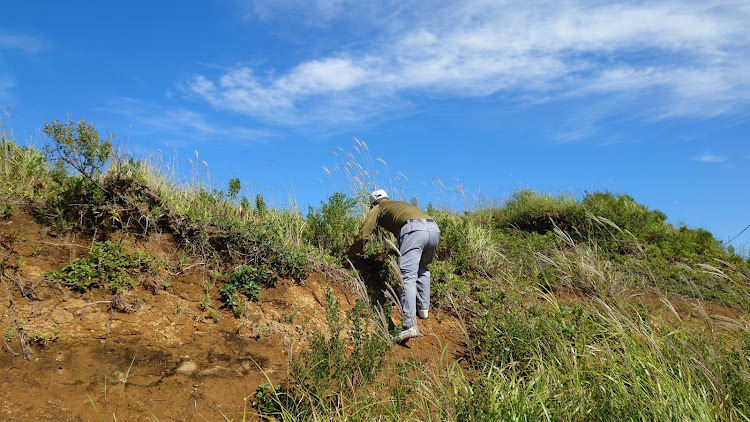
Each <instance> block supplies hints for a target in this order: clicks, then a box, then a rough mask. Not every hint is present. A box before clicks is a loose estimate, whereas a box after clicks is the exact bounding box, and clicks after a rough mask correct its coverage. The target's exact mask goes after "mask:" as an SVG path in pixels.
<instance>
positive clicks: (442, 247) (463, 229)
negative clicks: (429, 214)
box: [434, 212, 471, 274]
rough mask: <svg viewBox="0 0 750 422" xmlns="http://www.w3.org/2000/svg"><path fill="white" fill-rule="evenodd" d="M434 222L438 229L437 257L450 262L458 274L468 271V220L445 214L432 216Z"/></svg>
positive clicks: (469, 252)
mask: <svg viewBox="0 0 750 422" xmlns="http://www.w3.org/2000/svg"><path fill="white" fill-rule="evenodd" d="M434 218H435V222H436V223H437V225H438V227H440V242H439V243H438V249H437V255H438V257H439V258H440V259H441V260H446V261H450V262H452V263H453V266H454V267H455V271H456V273H458V274H462V273H466V272H467V271H468V270H469V259H470V254H471V251H470V248H469V230H468V225H469V220H468V219H467V218H466V217H459V216H456V215H454V214H450V213H447V212H439V213H436V214H435V215H434Z"/></svg>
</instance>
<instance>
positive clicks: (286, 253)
mask: <svg viewBox="0 0 750 422" xmlns="http://www.w3.org/2000/svg"><path fill="white" fill-rule="evenodd" d="M270 264H271V268H273V269H274V270H275V271H276V273H277V274H278V275H279V277H282V278H293V279H295V280H304V279H305V278H307V275H308V274H309V273H310V263H309V262H308V261H307V254H306V253H305V252H304V251H303V250H300V249H294V248H288V249H281V250H279V251H278V252H277V253H276V256H274V257H273V258H271V262H270Z"/></svg>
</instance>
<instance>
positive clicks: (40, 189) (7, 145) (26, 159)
mask: <svg viewBox="0 0 750 422" xmlns="http://www.w3.org/2000/svg"><path fill="white" fill-rule="evenodd" d="M0 182H1V183H0V191H4V192H5V193H7V194H10V195H18V196H20V197H23V198H34V197H36V196H37V195H44V194H45V193H51V194H53V192H46V191H45V188H46V187H47V186H46V185H47V184H48V182H49V163H48V162H47V159H46V158H45V156H44V154H42V152H41V151H40V150H38V149H37V148H35V147H34V146H33V145H24V146H19V145H17V144H16V143H15V142H13V141H12V140H10V139H6V138H4V137H3V139H2V140H0Z"/></svg>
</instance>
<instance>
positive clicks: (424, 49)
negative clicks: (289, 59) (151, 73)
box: [187, 0, 750, 124]
mask: <svg viewBox="0 0 750 422" xmlns="http://www.w3.org/2000/svg"><path fill="white" fill-rule="evenodd" d="M356 4H359V2H358V3H356ZM248 7H249V9H250V10H252V13H254V14H255V16H258V17H260V18H262V19H267V20H272V19H275V18H277V17H279V16H287V15H288V14H290V13H294V10H295V8H297V7H298V8H299V10H298V13H300V14H301V15H304V16H308V18H309V19H312V20H314V21H315V22H316V24H318V25H325V24H326V23H331V22H333V21H334V20H336V21H342V20H350V21H351V22H358V21H357V20H358V19H362V13H363V9H362V8H358V7H356V6H355V3H354V2H352V1H349V0H317V1H313V2H299V1H273V2H264V1H253V2H251V3H249V5H248ZM366 11H367V12H368V13H370V14H371V15H372V16H373V18H372V19H371V20H366V21H362V25H364V26H368V27H375V28H376V30H377V31H376V36H375V37H374V38H373V41H372V42H370V43H367V44H365V45H357V47H356V48H355V47H343V48H342V49H341V50H339V51H334V52H333V53H331V54H329V55H325V56H314V57H310V58H309V60H307V61H304V62H301V63H299V64H297V65H295V66H292V67H291V68H289V69H288V70H284V69H260V68H251V67H238V68H235V69H232V70H228V71H225V72H224V73H223V74H219V75H197V76H195V77H194V78H193V79H192V80H191V81H190V82H189V84H188V86H187V88H188V91H189V92H190V93H191V94H192V95H195V96H197V97H200V98H203V99H205V100H206V101H208V102H209V103H210V104H212V105H213V106H214V107H217V108H221V109H227V110H232V111H236V112H239V113H244V114H248V115H252V116H256V117H260V118H264V119H269V120H275V121H280V122H281V121H283V122H287V123H292V124H293V123H297V124H306V123H308V122H310V121H316V120H320V119H322V118H324V117H329V116H324V115H323V113H331V112H333V113H334V114H340V115H341V116H344V117H345V118H346V119H354V120H357V119H361V118H367V117H372V116H373V115H378V114H382V113H385V112H387V111H389V110H391V109H392V108H393V107H394V106H396V105H397V104H399V102H400V101H403V102H407V101H408V99H410V98H413V97H414V96H415V94H416V95H417V97H420V96H422V97H423V96H424V94H429V95H431V96H438V97H456V96H457V97H482V96H488V95H492V94H495V93H509V94H508V95H510V96H511V97H512V98H526V97H528V96H529V95H531V96H532V97H544V98H549V99H552V100H554V99H559V98H564V97H568V96H583V97H585V96H597V95H598V96H602V95H621V96H623V98H629V99H634V98H635V99H638V98H646V97H647V98H649V102H650V104H651V105H650V107H651V108H652V109H651V110H650V111H649V113H647V114H649V115H650V116H651V118H673V117H683V116H688V117H699V118H710V117H714V116H717V115H724V114H732V113H742V112H744V111H745V110H746V109H747V108H748V104H749V103H750V76H749V75H748V73H747V69H748V68H750V38H748V37H747V35H746V34H747V22H750V4H749V3H747V2H744V1H722V2H718V1H664V2H658V3H650V2H620V3H616V4H612V3H610V2H596V1H576V0H571V1H565V2H559V1H548V0H544V1H536V2H528V1H520V0H506V1H499V0H470V1H462V2H451V1H444V2H435V1H430V2H427V1H411V2H409V1H407V2H404V3H399V4H398V7H396V4H395V3H393V4H386V5H385V6H383V7H380V8H379V7H378V6H373V5H370V6H367V8H366ZM516 95H517V96H518V97H514V96H516ZM338 106H342V107H348V108H346V109H338V110H339V111H338V112H337V111H336V110H337V107H338Z"/></svg>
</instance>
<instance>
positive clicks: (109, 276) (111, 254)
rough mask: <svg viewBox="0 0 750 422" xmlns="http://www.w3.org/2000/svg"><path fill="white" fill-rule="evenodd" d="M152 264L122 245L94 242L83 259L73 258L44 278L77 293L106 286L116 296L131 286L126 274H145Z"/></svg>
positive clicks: (130, 279) (146, 257) (143, 255)
mask: <svg viewBox="0 0 750 422" xmlns="http://www.w3.org/2000/svg"><path fill="white" fill-rule="evenodd" d="M153 261H154V259H153V258H152V257H151V256H150V255H148V254H143V253H141V252H136V253H130V252H129V251H128V249H127V247H126V246H125V245H123V244H122V243H117V242H111V241H105V242H96V243H94V244H93V245H92V246H91V249H90V250H89V252H88V254H87V255H86V256H84V257H80V258H76V259H75V260H74V261H73V262H71V263H70V264H68V265H66V266H65V267H63V268H62V269H60V270H59V271H54V272H50V273H47V277H49V278H52V279H56V280H60V281H61V282H63V283H65V284H67V285H69V286H72V287H73V288H74V289H76V290H80V291H84V290H87V289H89V288H92V287H101V286H105V285H106V286H107V287H108V288H109V289H110V290H112V291H113V292H119V291H122V290H126V289H130V288H132V287H133V286H135V281H134V280H133V278H132V277H131V276H130V274H129V273H130V272H139V273H141V272H146V271H147V270H148V269H149V266H150V264H151V263H152V262H153Z"/></svg>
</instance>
